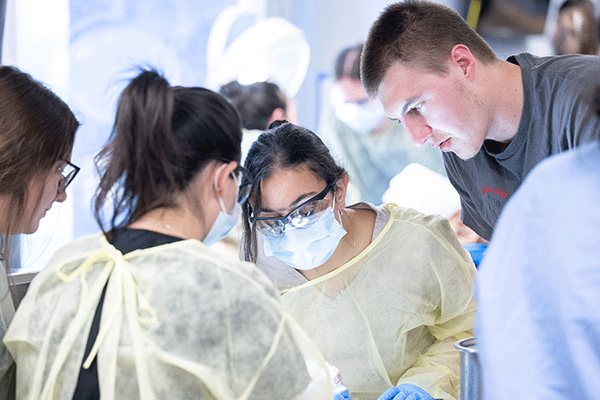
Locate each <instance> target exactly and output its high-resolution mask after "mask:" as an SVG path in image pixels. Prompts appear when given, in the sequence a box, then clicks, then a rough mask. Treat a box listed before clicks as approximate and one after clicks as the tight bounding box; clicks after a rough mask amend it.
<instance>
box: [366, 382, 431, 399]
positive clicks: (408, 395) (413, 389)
mask: <svg viewBox="0 0 600 400" xmlns="http://www.w3.org/2000/svg"><path fill="white" fill-rule="evenodd" d="M377 400H433V398H432V397H431V396H430V395H428V394H427V392H425V391H424V390H423V389H421V388H420V387H418V386H415V385H411V384H408V383H403V384H401V385H398V386H394V387H392V388H389V389H388V390H386V391H385V392H383V394H382V395H381V396H379V398H378V399H377Z"/></svg>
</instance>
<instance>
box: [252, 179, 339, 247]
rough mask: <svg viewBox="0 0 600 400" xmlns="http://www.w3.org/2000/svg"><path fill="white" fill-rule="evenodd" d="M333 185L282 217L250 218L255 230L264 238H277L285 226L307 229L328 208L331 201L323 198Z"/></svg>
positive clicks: (261, 216)
mask: <svg viewBox="0 0 600 400" xmlns="http://www.w3.org/2000/svg"><path fill="white" fill-rule="evenodd" d="M333 187H334V183H331V184H329V185H327V187H326V188H325V189H323V191H322V192H320V193H319V194H317V195H316V196H314V197H311V198H310V199H308V200H307V201H305V202H304V203H302V204H300V205H299V206H298V207H296V208H294V209H293V210H292V211H290V212H289V213H287V214H286V215H284V216H263V215H264V214H258V215H255V216H251V217H250V221H251V222H252V223H253V224H256V229H258V231H259V232H260V233H262V234H263V235H265V236H279V235H281V234H283V233H284V232H285V229H286V226H287V225H290V226H292V227H294V228H308V227H309V226H311V225H312V224H314V223H315V221H317V220H318V219H319V218H320V217H321V215H323V212H324V211H325V210H326V209H327V207H329V206H330V204H331V200H330V199H326V198H325V196H327V194H328V193H329V192H330V191H331V190H332V189H333Z"/></svg>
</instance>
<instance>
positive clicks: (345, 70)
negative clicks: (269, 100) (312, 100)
mask: <svg viewBox="0 0 600 400" xmlns="http://www.w3.org/2000/svg"><path fill="white" fill-rule="evenodd" d="M362 48H363V45H362V43H361V44H358V45H354V46H351V47H347V48H345V49H344V50H342V51H341V52H340V53H339V55H338V57H337V60H336V63H335V83H334V84H333V87H332V88H331V91H330V93H329V102H328V103H326V107H325V108H324V110H323V112H322V115H321V118H320V122H319V128H318V133H319V135H320V136H321V137H322V138H323V140H324V141H325V143H327V146H328V147H329V148H330V149H331V151H332V153H333V155H334V157H335V158H336V160H338V162H339V163H340V164H341V165H343V166H344V168H346V170H348V173H349V175H350V177H351V178H352V179H350V184H349V187H348V191H349V197H348V199H349V201H352V202H354V201H367V202H370V203H373V204H380V203H381V201H382V195H383V193H384V191H385V190H386V189H387V187H388V185H389V182H390V180H391V179H392V178H393V177H394V175H396V174H397V173H398V172H400V171H402V169H403V168H404V167H405V166H406V165H408V164H410V163H412V162H418V163H421V164H422V165H425V166H427V167H429V168H430V169H433V170H434V171H436V172H438V173H441V174H444V175H445V173H446V172H445V171H444V162H443V160H442V156H441V154H439V152H438V151H436V150H434V149H430V148H427V147H423V148H416V147H415V146H413V145H412V144H411V143H410V138H409V136H408V135H407V134H406V132H405V131H404V129H403V128H402V125H400V124H398V123H396V122H393V121H390V120H389V119H388V118H387V116H386V115H385V113H384V111H383V108H382V107H381V104H380V103H379V101H373V100H370V99H369V98H368V97H367V93H366V92H365V89H364V88H363V85H362V83H361V82H360V54H361V52H362ZM291 122H293V121H291Z"/></svg>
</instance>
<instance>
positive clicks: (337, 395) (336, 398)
mask: <svg viewBox="0 0 600 400" xmlns="http://www.w3.org/2000/svg"><path fill="white" fill-rule="evenodd" d="M340 389H342V390H338V389H335V390H334V391H333V400H352V398H351V397H350V392H349V391H348V389H346V388H345V387H343V386H341V387H340Z"/></svg>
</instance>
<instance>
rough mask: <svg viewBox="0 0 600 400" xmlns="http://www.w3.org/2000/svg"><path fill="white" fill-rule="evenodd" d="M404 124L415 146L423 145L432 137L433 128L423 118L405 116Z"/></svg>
mask: <svg viewBox="0 0 600 400" xmlns="http://www.w3.org/2000/svg"><path fill="white" fill-rule="evenodd" d="M402 124H403V125H404V128H405V129H406V132H407V133H408V136H409V137H410V140H411V141H412V142H413V144H414V145H415V146H423V145H424V144H425V143H427V141H428V140H429V138H430V137H431V133H432V129H431V127H430V126H429V125H427V124H426V123H425V122H424V121H423V120H422V118H405V119H404V121H402Z"/></svg>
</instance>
